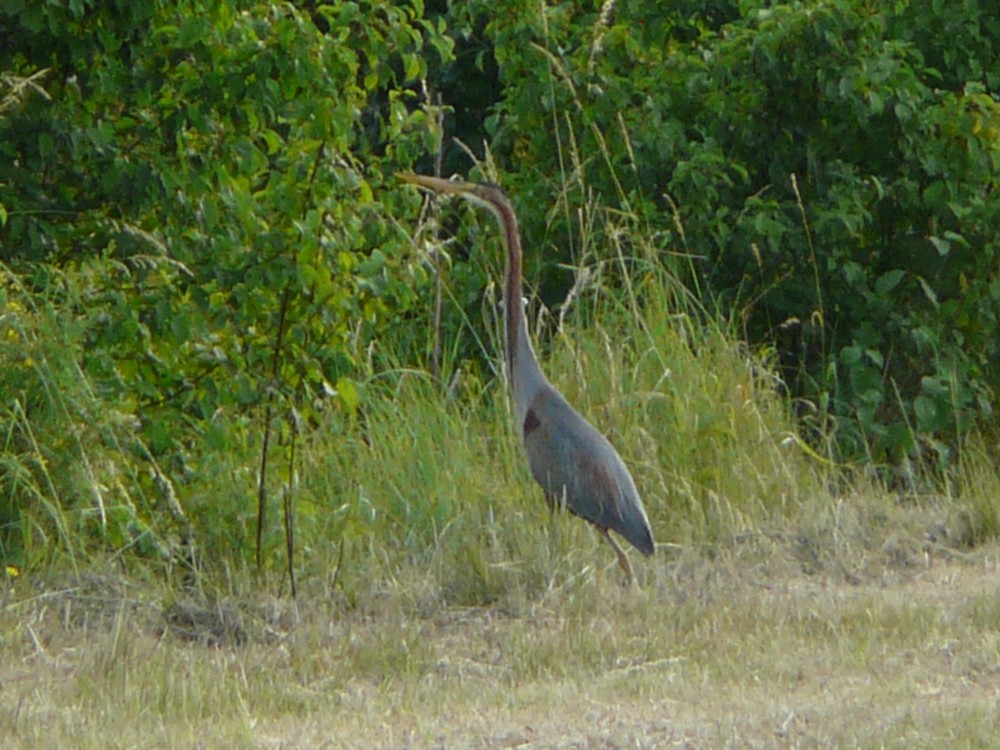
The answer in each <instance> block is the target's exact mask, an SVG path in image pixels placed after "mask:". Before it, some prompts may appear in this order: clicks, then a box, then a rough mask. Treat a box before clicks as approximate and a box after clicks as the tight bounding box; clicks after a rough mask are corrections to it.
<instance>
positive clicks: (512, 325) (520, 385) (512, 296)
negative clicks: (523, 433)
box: [495, 200, 547, 426]
mask: <svg viewBox="0 0 1000 750" xmlns="http://www.w3.org/2000/svg"><path fill="white" fill-rule="evenodd" d="M495 208H496V212H497V218H498V219H499V220H500V224H501V226H502V227H503V229H504V230H505V231H504V240H505V244H506V246H507V278H506V283H505V285H504V306H505V310H506V324H507V326H506V327H507V331H506V333H507V342H506V343H507V346H506V357H507V375H508V377H509V378H510V385H511V391H512V395H513V397H514V416H515V419H516V420H517V424H518V425H519V426H520V425H522V424H523V423H524V418H525V415H526V414H527V412H528V407H529V406H530V404H531V401H532V399H533V398H534V396H535V394H536V393H537V392H538V390H539V389H540V388H541V387H542V386H544V385H545V384H546V383H547V381H546V379H545V375H544V374H543V373H542V368H541V367H540V366H539V365H538V358H537V357H536V356H535V350H534V349H533V348H532V346H531V338H530V337H529V336H528V324H527V321H526V320H525V317H524V305H523V302H522V296H523V291H522V288H521V234H520V232H519V231H518V228H517V217H516V216H515V215H514V209H513V207H512V206H511V205H510V203H509V202H507V201H506V200H505V201H503V202H501V203H499V204H497V205H496V206H495Z"/></svg>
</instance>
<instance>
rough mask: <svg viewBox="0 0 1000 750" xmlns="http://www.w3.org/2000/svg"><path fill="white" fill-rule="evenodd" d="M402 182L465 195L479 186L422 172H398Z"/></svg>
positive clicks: (441, 191) (440, 191) (473, 191)
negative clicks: (430, 175) (429, 175)
mask: <svg viewBox="0 0 1000 750" xmlns="http://www.w3.org/2000/svg"><path fill="white" fill-rule="evenodd" d="M396 176H397V177H399V179H401V180H402V181H403V182H408V183H410V184H411V185H417V186H419V187H422V188H426V189H427V190H436V191H437V192H439V193H451V194H452V195H467V194H468V193H475V192H476V188H478V187H479V186H478V185H477V184H476V183H474V182H463V181H462V180H442V179H441V178H440V177H428V176H426V175H422V174H410V173H408V172H400V173H399V174H398V175H396Z"/></svg>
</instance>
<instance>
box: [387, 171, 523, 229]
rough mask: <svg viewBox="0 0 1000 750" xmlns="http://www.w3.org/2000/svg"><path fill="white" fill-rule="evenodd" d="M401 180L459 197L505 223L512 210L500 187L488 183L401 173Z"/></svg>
mask: <svg viewBox="0 0 1000 750" xmlns="http://www.w3.org/2000/svg"><path fill="white" fill-rule="evenodd" d="M398 176H399V179H401V180H402V181H403V182H408V183H410V184H411V185H416V186H418V187H422V188H424V189H425V190H433V191H435V192H438V193H445V194H447V195H458V196H461V197H462V198H465V199H466V200H467V201H469V202H471V203H475V204H476V205H477V206H482V207H483V208H485V209H488V210H489V211H490V212H491V213H493V214H494V215H495V216H497V218H498V219H500V220H501V222H503V221H504V218H505V217H504V216H503V214H505V213H508V212H509V210H510V200H509V199H508V198H507V195H506V194H505V193H504V191H503V190H502V189H501V188H500V187H499V186H498V185H492V184H490V183H486V182H465V181H463V180H442V179H441V178H440V177H428V176H426V175H422V174H408V173H406V172H401V173H400V174H399V175H398Z"/></svg>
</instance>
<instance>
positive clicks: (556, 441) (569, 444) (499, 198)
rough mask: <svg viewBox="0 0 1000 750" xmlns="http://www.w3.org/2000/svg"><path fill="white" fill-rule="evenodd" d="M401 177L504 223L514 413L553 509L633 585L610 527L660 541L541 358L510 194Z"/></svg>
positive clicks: (647, 544)
mask: <svg viewBox="0 0 1000 750" xmlns="http://www.w3.org/2000/svg"><path fill="white" fill-rule="evenodd" d="M399 177H400V179H402V180H403V181H404V182H408V183H410V184H412V185H417V186H419V187H422V188H425V189H427V190H433V191H437V192H439V193H446V194H449V195H459V196H461V197H462V198H465V199H466V200H468V201H471V202H472V203H474V204H476V205H478V206H482V207H483V208H486V209H487V210H489V211H490V213H492V214H493V215H494V216H495V217H496V219H497V222H498V223H499V224H500V229H501V233H502V236H503V238H504V242H505V245H506V248H507V278H506V283H505V285H504V308H505V311H506V320H505V323H506V352H505V354H506V364H507V373H508V377H509V378H510V383H511V388H512V390H513V396H514V419H515V423H516V425H517V429H518V430H520V431H521V434H522V436H523V438H524V448H525V452H526V453H527V455H528V463H529V465H530V466H531V474H532V476H534V478H535V480H536V481H537V482H538V483H539V484H540V485H541V486H542V490H543V491H544V492H545V500H546V502H547V503H548V504H549V507H550V508H567V509H568V510H569V511H570V512H571V513H573V514H575V515H577V516H579V517H580V518H583V519H584V520H586V521H589V522H590V523H591V524H593V526H594V527H595V528H596V529H597V530H598V532H599V533H600V534H601V535H602V536H603V537H604V538H605V539H606V540H607V541H608V544H610V545H611V547H612V548H613V549H614V551H615V554H617V555H618V564H619V565H620V566H621V569H622V570H623V571H624V573H625V576H626V579H627V582H628V583H629V584H631V583H632V579H633V576H632V566H631V565H630V564H629V561H628V557H627V556H626V555H625V553H624V552H623V551H622V549H621V547H619V546H618V543H617V542H615V540H614V539H613V538H612V537H611V535H610V534H609V533H608V532H609V530H610V531H614V532H615V533H617V534H620V535H621V536H623V537H625V539H627V540H628V541H629V542H631V543H632V545H633V546H634V547H635V548H636V549H637V550H639V551H640V552H641V553H643V554H644V555H652V554H653V551H654V549H655V545H654V542H653V532H652V529H651V528H650V526H649V519H648V518H647V516H646V510H645V508H643V505H642V500H641V499H640V498H639V493H638V491H637V490H636V488H635V482H634V481H633V480H632V475H631V474H629V471H628V469H627V468H626V467H625V462H624V461H622V459H621V456H619V455H618V451H616V450H615V449H614V446H612V445H611V443H610V442H608V440H607V438H605V437H604V436H603V435H602V434H601V433H599V432H598V431H597V430H596V429H595V428H594V426H593V425H591V424H590V422H588V421H587V420H586V419H584V418H583V417H582V416H580V415H579V414H578V413H577V411H576V410H575V409H574V408H573V407H572V406H570V405H569V402H568V401H566V399H565V398H563V396H562V394H561V393H559V391H557V390H556V389H555V388H554V387H553V386H552V385H551V384H550V383H549V381H548V380H547V379H546V377H545V375H544V374H543V373H542V369H541V367H540V366H539V364H538V358H537V357H536V356H535V351H534V349H533V348H532V346H531V339H530V338H529V336H528V325H527V323H526V321H525V318H524V309H523V307H522V289H521V235H520V232H519V231H518V228H517V216H516V215H515V214H514V207H513V206H512V205H511V202H510V199H509V198H508V197H507V195H506V194H505V193H504V192H503V190H501V189H500V188H499V187H497V186H496V185H488V184H483V183H476V182H461V181H456V180H442V179H440V178H438V177H425V176H423V175H415V174H401V175H399Z"/></svg>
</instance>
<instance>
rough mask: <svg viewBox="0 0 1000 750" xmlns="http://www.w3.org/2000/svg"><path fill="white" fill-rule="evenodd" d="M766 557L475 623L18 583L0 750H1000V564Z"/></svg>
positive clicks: (8, 610) (765, 548) (870, 553)
mask: <svg viewBox="0 0 1000 750" xmlns="http://www.w3.org/2000/svg"><path fill="white" fill-rule="evenodd" d="M750 542H751V543H748V542H747V540H746V539H744V540H743V541H742V542H739V543H734V544H733V545H731V546H730V547H728V548H726V549H723V550H721V551H720V550H716V551H715V552H714V553H713V554H712V555H711V556H709V555H706V554H703V553H695V552H693V551H677V550H673V551H671V550H667V551H664V552H662V553H661V554H660V555H659V556H658V557H657V558H656V559H655V561H654V562H653V563H651V564H648V565H646V566H645V567H644V569H643V572H644V573H645V585H644V587H643V588H642V589H641V590H637V591H623V590H622V589H621V587H620V583H619V577H618V576H617V574H616V573H617V571H616V569H615V568H614V567H613V565H612V563H610V562H609V563H608V564H607V565H605V566H604V567H602V568H600V569H593V568H590V567H587V566H583V567H582V568H581V574H580V575H579V576H578V577H576V578H574V579H569V580H567V581H566V582H565V583H564V584H563V585H561V586H558V587H555V588H553V589H552V590H550V591H549V592H548V593H546V594H544V595H542V596H540V597H538V598H536V599H534V600H529V599H524V598H522V599H520V600H518V599H517V598H509V599H507V600H504V601H501V602H498V603H497V604H496V605H495V606H493V607H485V608H471V609H470V608H455V607H449V606H446V605H444V604H441V603H435V602H430V603H428V602H427V601H424V600H422V599H421V597H420V596H419V595H418V594H415V593H414V592H415V591H418V590H419V588H420V586H421V585H422V580H421V578H420V573H419V572H411V573H410V574H408V576H409V578H407V576H402V575H401V577H400V580H398V581H396V582H395V583H392V584H381V585H379V586H377V587H373V589H372V590H371V591H370V592H369V595H368V596H366V597H365V598H363V599H362V600H360V601H359V602H356V603H355V607H354V608H353V609H348V608H346V606H345V604H344V603H343V601H342V599H341V598H339V597H338V596H336V595H334V594H332V593H331V592H329V591H324V590H321V588H320V585H319V584H318V583H317V582H314V583H313V584H312V586H313V590H309V589H310V584H309V583H308V582H307V583H306V591H305V592H304V593H303V594H302V595H301V596H300V601H299V603H298V606H297V608H296V607H295V606H294V605H291V604H289V603H288V602H285V601H282V600H277V599H264V598H261V597H250V596H246V597H242V598H231V599H227V600H226V601H224V602H222V603H217V604H216V605H214V606H205V605H204V603H203V602H202V603H191V602H179V601H177V600H176V598H175V595H173V594H171V593H170V592H165V591H161V592H156V591H155V587H151V585H150V584H144V585H142V586H139V585H137V584H135V583H129V582H127V581H123V580H121V579H119V578H116V577H110V576H109V577H101V576H96V575H92V576H88V577H85V578H76V579H72V580H71V582H70V583H66V582H63V583H62V584H61V585H60V584H59V583H57V582H50V583H49V584H48V585H46V586H43V587H41V588H40V589H37V590H36V588H35V587H34V586H33V584H32V582H30V581H27V580H24V579H21V580H18V581H16V582H15V583H13V584H11V585H10V586H9V589H10V590H9V591H7V592H6V593H4V595H3V596H4V600H3V601H4V610H3V615H2V618H0V638H2V640H0V747H5V748H6V747H10V748H14V747H33V748H34V747H38V748H56V747H58V748H63V747H78V748H90V747H93V748H98V747H100V748H107V747H143V748H146V747H150V748H152V747H156V748H160V747H163V748H174V747H183V748H189V747H199V748H211V747H249V748H324V747H329V748H341V747H356V748H432V747H448V748H453V747H454V748H462V747H478V748H529V747H530V748H657V747H690V748H705V747H712V748H721V747H733V748H737V747H739V748H745V747H774V748H834V747H871V748H876V747H906V748H924V747H926V748H942V747H949V748H954V747H1000V739H998V738H1000V587H998V586H997V580H998V578H997V576H998V571H997V560H998V557H1000V547H998V546H996V545H993V546H987V547H981V548H979V549H977V550H975V551H974V552H971V553H958V552H954V551H948V550H942V549H938V548H932V547H929V546H921V545H919V544H914V545H911V546H909V547H907V546H906V545H901V544H900V541H899V539H898V534H896V535H888V536H886V537H884V539H883V543H882V544H880V545H871V546H869V547H868V548H867V549H866V548H864V547H861V546H855V547H853V548H850V552H851V554H854V555H856V556H857V559H856V560H855V562H856V563H857V564H856V565H855V566H853V568H852V570H850V571H848V572H846V573H845V572H844V570H843V568H844V565H843V564H841V563H837V564H831V565H825V566H821V567H820V569H818V570H814V572H812V573H811V574H810V573H807V572H805V569H806V568H807V567H808V566H805V565H804V564H803V561H802V560H801V552H800V550H799V546H800V545H801V540H800V539H798V540H793V541H791V542H789V541H786V540H784V539H777V538H774V537H772V538H767V537H764V536H754V537H753V538H752V539H751V540H750ZM900 548H903V549H905V550H909V552H906V553H900V552H899V549H900ZM847 552H848V548H847V547H845V548H844V549H843V550H842V551H841V554H847ZM710 558H711V559H710ZM603 562H604V561H603V559H602V564H603ZM404 579H405V580H404ZM158 597H159V599H158ZM164 601H169V602H170V603H169V604H164V603H163V602H164ZM199 636H200V639H199Z"/></svg>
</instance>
